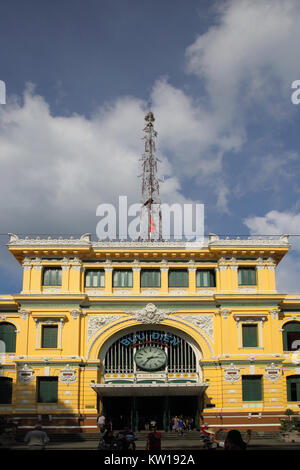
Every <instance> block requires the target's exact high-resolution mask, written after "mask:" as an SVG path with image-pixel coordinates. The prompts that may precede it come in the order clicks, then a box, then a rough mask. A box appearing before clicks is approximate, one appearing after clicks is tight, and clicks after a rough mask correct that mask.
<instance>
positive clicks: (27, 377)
mask: <svg viewBox="0 0 300 470" xmlns="http://www.w3.org/2000/svg"><path fill="white" fill-rule="evenodd" d="M33 379H34V370H33V369H32V368H31V367H28V365H27V364H25V365H24V366H23V367H22V369H20V370H19V372H18V380H19V382H21V383H22V384H23V385H27V384H29V383H30V382H31V381H32V380H33Z"/></svg>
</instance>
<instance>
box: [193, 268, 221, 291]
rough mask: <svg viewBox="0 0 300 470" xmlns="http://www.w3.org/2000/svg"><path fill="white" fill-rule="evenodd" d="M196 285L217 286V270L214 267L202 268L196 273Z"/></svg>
mask: <svg viewBox="0 0 300 470" xmlns="http://www.w3.org/2000/svg"><path fill="white" fill-rule="evenodd" d="M196 286H197V287H215V286H216V278H215V272H214V271H213V270H212V269H209V270H204V269H201V270H199V271H197V273H196Z"/></svg>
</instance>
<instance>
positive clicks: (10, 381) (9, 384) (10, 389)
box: [0, 376, 13, 405]
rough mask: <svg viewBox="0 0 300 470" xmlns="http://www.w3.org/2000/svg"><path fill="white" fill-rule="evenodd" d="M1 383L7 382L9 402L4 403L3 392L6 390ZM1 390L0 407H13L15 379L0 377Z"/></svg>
mask: <svg viewBox="0 0 300 470" xmlns="http://www.w3.org/2000/svg"><path fill="white" fill-rule="evenodd" d="M1 382H3V383H5V382H6V387H7V390H8V395H7V396H8V400H4V401H2V398H1V392H2V390H3V389H4V388H5V385H1ZM0 390H1V392H0V405H11V404H12V402H13V379H12V378H11V377H5V376H2V377H0ZM3 395H4V394H3ZM3 395H2V396H3Z"/></svg>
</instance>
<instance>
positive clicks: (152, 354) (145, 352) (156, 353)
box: [134, 346, 168, 371]
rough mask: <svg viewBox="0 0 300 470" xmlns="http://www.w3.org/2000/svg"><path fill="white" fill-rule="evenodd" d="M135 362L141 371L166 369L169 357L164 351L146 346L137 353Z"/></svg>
mask: <svg viewBox="0 0 300 470" xmlns="http://www.w3.org/2000/svg"><path fill="white" fill-rule="evenodd" d="M134 360H135V363H136V365H137V366H138V367H139V368H140V369H143V370H148V371H150V370H158V369H161V368H162V367H164V366H165V365H166V362H167V360H168V357H167V355H166V353H165V351H164V350H163V349H159V348H156V347H154V346H146V347H144V348H141V349H139V350H138V351H137V352H136V353H135V356H134Z"/></svg>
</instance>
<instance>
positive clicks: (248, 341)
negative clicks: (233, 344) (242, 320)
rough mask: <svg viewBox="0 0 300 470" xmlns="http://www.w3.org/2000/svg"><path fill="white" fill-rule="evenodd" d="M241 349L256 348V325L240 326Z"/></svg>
mask: <svg viewBox="0 0 300 470" xmlns="http://www.w3.org/2000/svg"><path fill="white" fill-rule="evenodd" d="M242 333H243V347H244V348H256V347H257V346H258V335H257V325H242Z"/></svg>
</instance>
